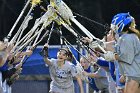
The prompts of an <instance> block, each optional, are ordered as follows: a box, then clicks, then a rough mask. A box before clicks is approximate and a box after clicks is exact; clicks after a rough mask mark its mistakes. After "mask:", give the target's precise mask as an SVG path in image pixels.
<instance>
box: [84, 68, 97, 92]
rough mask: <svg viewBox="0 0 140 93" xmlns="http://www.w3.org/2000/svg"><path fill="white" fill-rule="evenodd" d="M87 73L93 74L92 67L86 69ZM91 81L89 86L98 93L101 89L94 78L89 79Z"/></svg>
mask: <svg viewBox="0 0 140 93" xmlns="http://www.w3.org/2000/svg"><path fill="white" fill-rule="evenodd" d="M84 70H85V71H86V72H88V73H90V72H91V66H89V67H88V69H84ZM88 79H89V85H90V86H91V87H92V88H93V89H94V90H95V91H96V92H98V91H99V89H98V88H97V86H96V84H95V81H94V78H88Z"/></svg>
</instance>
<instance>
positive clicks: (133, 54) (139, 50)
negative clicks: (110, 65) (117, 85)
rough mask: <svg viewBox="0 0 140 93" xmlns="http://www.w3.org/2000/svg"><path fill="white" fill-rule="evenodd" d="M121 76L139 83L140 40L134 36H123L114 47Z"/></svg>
mask: <svg viewBox="0 0 140 93" xmlns="http://www.w3.org/2000/svg"><path fill="white" fill-rule="evenodd" d="M116 52H117V53H118V55H119V58H120V60H119V65H120V68H121V69H120V72H121V74H123V75H125V76H126V78H129V80H130V79H133V80H136V81H138V82H139V83H140V40H139V39H138V37H137V36H136V35H135V34H123V35H122V36H121V37H120V38H119V40H118V42H117V45H116Z"/></svg>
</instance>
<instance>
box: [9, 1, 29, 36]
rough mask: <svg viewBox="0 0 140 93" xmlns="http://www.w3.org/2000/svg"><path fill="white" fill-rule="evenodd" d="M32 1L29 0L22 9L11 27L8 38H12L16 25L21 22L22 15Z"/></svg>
mask: <svg viewBox="0 0 140 93" xmlns="http://www.w3.org/2000/svg"><path fill="white" fill-rule="evenodd" d="M30 1H31V0H28V1H27V3H26V5H25V6H24V8H23V10H22V11H21V13H20V15H19V17H18V18H17V20H16V22H15V23H14V25H13V27H12V28H11V30H10V32H9V34H8V36H7V38H10V37H11V35H12V32H13V30H14V29H15V27H16V25H17V23H18V22H19V20H20V19H21V17H22V15H23V13H24V11H25V9H26V8H27V6H28V5H29V3H30Z"/></svg>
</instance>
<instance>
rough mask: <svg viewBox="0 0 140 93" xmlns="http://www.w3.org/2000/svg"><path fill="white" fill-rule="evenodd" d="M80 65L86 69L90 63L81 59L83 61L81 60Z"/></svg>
mask: <svg viewBox="0 0 140 93" xmlns="http://www.w3.org/2000/svg"><path fill="white" fill-rule="evenodd" d="M80 63H81V66H82V67H86V66H87V65H88V62H87V61H85V60H84V59H81V60H80Z"/></svg>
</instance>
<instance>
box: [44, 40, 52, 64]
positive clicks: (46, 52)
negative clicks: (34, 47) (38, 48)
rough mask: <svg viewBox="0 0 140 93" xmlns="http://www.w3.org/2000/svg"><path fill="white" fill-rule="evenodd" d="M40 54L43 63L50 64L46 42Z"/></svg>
mask: <svg viewBox="0 0 140 93" xmlns="http://www.w3.org/2000/svg"><path fill="white" fill-rule="evenodd" d="M42 54H43V57H44V61H45V63H46V64H47V65H51V62H50V60H49V59H48V44H47V43H46V44H45V45H44V48H43V49H42Z"/></svg>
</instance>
